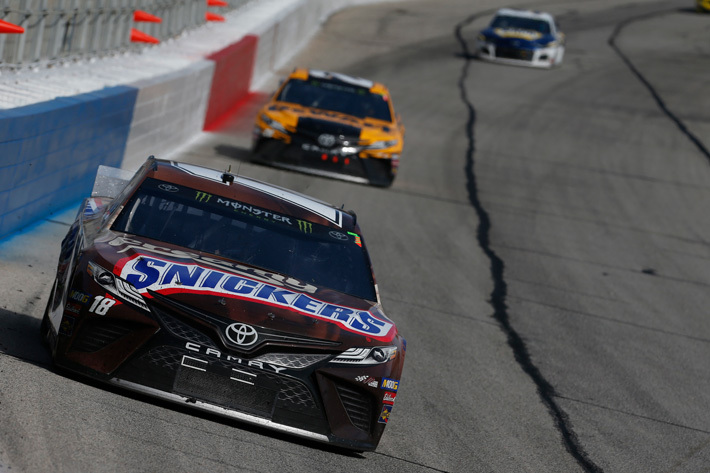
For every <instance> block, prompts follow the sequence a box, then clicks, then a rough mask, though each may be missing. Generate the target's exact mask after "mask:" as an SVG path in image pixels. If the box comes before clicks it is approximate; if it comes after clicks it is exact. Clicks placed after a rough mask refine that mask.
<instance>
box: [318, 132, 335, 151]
mask: <svg viewBox="0 0 710 473" xmlns="http://www.w3.org/2000/svg"><path fill="white" fill-rule="evenodd" d="M318 144H319V145H321V146H325V147H326V148H330V147H332V146H333V145H334V144H335V136H333V135H331V134H328V133H323V134H322V135H320V136H318Z"/></svg>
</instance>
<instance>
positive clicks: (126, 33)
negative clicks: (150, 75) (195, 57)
mask: <svg viewBox="0 0 710 473" xmlns="http://www.w3.org/2000/svg"><path fill="white" fill-rule="evenodd" d="M250 1H252V0H227V4H228V5H227V6H208V0H0V20H3V21H5V22H8V23H11V24H13V25H17V26H21V27H23V28H24V29H25V32H24V33H22V34H3V33H0V69H4V70H8V69H21V68H24V67H28V66H30V67H31V66H32V65H36V64H40V63H42V64H49V65H51V64H53V63H61V62H66V61H70V60H76V59H80V58H82V57H95V56H104V55H108V54H113V53H117V52H123V51H128V50H138V49H141V48H145V47H148V44H146V43H138V42H131V31H132V29H133V28H135V29H137V30H139V31H140V32H142V33H146V34H148V35H150V36H152V37H154V38H156V39H158V40H160V41H164V40H167V39H169V38H174V37H176V36H179V35H180V34H181V33H183V32H184V31H186V30H189V29H192V28H195V27H198V26H200V25H203V24H205V23H206V19H205V14H206V13H207V12H211V13H217V14H220V15H223V14H224V13H227V12H229V11H231V10H234V9H235V8H238V7H240V6H242V5H244V4H246V3H249V2H250ZM218 3H219V2H218ZM136 10H140V11H144V12H146V13H149V14H151V15H155V16H157V17H159V18H161V20H162V22H161V23H146V22H135V21H134V13H135V11H136ZM0 27H2V24H0ZM0 29H1V28H0Z"/></svg>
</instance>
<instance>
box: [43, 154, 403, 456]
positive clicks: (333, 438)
mask: <svg viewBox="0 0 710 473" xmlns="http://www.w3.org/2000/svg"><path fill="white" fill-rule="evenodd" d="M92 195H93V197H91V198H89V199H87V200H86V202H85V204H84V205H83V207H82V210H81V211H80V212H79V214H78V216H77V219H76V221H75V222H74V224H73V225H72V226H71V229H70V230H69V232H68V234H67V236H66V237H65V238H64V241H63V242H62V249H61V255H60V258H59V265H58V269H57V277H56V281H55V283H54V287H53V289H52V291H51V294H50V297H49V301H48V304H47V309H46V312H45V315H44V318H43V321H42V335H43V337H44V339H45V340H46V342H47V343H48V344H49V346H50V348H51V352H52V356H53V360H54V362H55V364H56V365H58V366H59V367H61V368H65V369H67V370H70V371H73V372H76V373H80V374H83V375H86V376H89V377H91V378H94V379H97V380H101V381H105V382H108V383H111V384H113V385H116V386H120V387H123V388H126V389H130V390H133V391H137V392H139V393H143V394H146V395H149V396H154V397H157V398H162V399H165V400H169V401H173V402H177V403H181V404H183V405H187V406H192V407H195V408H198V409H203V410H205V411H209V412H212V413H216V414H218V415H222V416H226V417H230V418H234V419H238V420H241V421H245V422H249V423H253V424H257V425H260V426H264V427H267V428H270V429H275V430H279V431H282V432H287V433H290V434H294V435H298V436H301V437H306V438H309V439H314V440H317V441H321V442H328V443H333V444H336V445H339V446H342V447H346V448H350V449H354V450H361V451H365V450H374V449H375V448H376V447H377V444H378V442H379V440H380V437H381V436H382V433H383V430H384V428H385V424H386V423H387V421H388V419H389V415H390V411H391V410H392V406H393V404H394V401H395V398H396V396H397V391H398V388H399V382H400V376H401V373H402V366H403V363H404V356H405V350H406V341H405V340H404V339H403V338H402V337H401V336H400V335H399V333H398V332H397V328H396V327H395V325H394V323H393V322H392V321H391V320H390V319H388V318H387V317H386V316H385V314H384V313H383V311H382V307H381V305H380V302H379V295H378V292H377V286H376V284H375V280H374V277H373V274H372V268H371V265H370V260H369V257H368V254H367V251H366V249H365V242H364V239H363V237H362V235H361V234H360V228H359V226H358V224H357V221H356V217H355V214H354V213H353V212H346V211H342V210H340V209H338V208H336V207H333V206H331V205H328V204H325V203H323V202H320V201H317V200H314V199H311V198H309V197H306V196H304V195H301V194H297V193H295V192H292V191H289V190H286V189H283V188H279V187H275V186H272V185H269V184H266V183H263V182H259V181H255V180H251V179H247V178H244V177H241V176H235V175H232V174H229V173H223V172H219V171H215V170H212V169H207V168H203V167H199V166H195V165H190V164H184V163H175V162H169V161H161V160H156V159H154V158H152V157H151V158H149V159H148V160H147V161H146V162H145V164H144V165H143V166H142V167H141V168H140V169H139V170H138V172H137V173H136V174H135V175H133V176H132V177H131V176H130V175H129V176H126V175H125V172H122V171H120V170H117V169H113V168H106V167H101V168H100V169H99V173H98V174H97V179H96V182H95V185H94V192H93V193H92Z"/></svg>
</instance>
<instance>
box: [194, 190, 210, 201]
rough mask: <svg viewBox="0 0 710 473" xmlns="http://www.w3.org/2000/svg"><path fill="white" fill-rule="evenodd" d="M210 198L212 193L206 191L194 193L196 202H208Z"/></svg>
mask: <svg viewBox="0 0 710 473" xmlns="http://www.w3.org/2000/svg"><path fill="white" fill-rule="evenodd" d="M211 198H212V194H208V193H207V192H200V191H197V193H196V194H195V200H196V201H198V202H209V201H210V199H211Z"/></svg>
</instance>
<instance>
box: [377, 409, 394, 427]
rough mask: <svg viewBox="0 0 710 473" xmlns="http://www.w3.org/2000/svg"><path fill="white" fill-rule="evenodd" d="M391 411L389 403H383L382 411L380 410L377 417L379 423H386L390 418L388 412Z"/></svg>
mask: <svg viewBox="0 0 710 473" xmlns="http://www.w3.org/2000/svg"><path fill="white" fill-rule="evenodd" d="M391 412H392V406H391V405H389V404H385V405H384V406H382V412H380V417H379V418H378V419H377V422H379V423H380V424H386V423H387V421H388V420H390V413H391Z"/></svg>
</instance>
